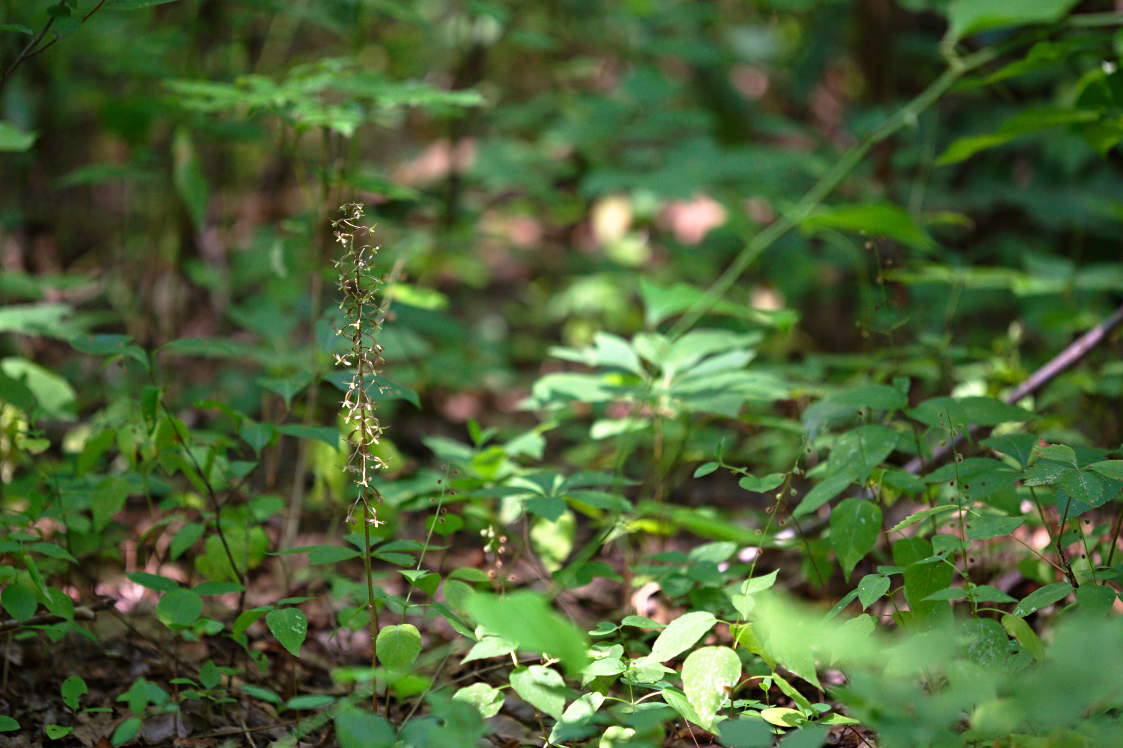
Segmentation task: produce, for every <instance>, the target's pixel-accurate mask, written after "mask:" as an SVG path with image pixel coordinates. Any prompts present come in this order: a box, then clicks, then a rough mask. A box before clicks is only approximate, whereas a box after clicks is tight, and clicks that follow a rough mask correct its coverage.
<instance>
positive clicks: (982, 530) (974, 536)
mask: <svg viewBox="0 0 1123 748" xmlns="http://www.w3.org/2000/svg"><path fill="white" fill-rule="evenodd" d="M1024 521H1025V520H1024V519H1023V518H1022V517H1004V516H1002V515H1001V514H984V515H983V516H982V517H976V518H974V519H972V520H971V524H970V525H969V526H968V528H967V537H968V538H970V539H971V540H990V539H991V538H997V537H1000V536H1002V535H1009V534H1010V533H1012V532H1014V530H1017V529H1018V528H1019V527H1021V526H1022V523H1023V522H1024Z"/></svg>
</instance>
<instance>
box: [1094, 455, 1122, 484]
mask: <svg viewBox="0 0 1123 748" xmlns="http://www.w3.org/2000/svg"><path fill="white" fill-rule="evenodd" d="M1088 469H1089V470H1095V471H1096V472H1097V473H1099V474H1100V475H1102V476H1104V477H1105V478H1110V479H1111V480H1117V481H1123V460H1103V461H1101V462H1093V463H1092V464H1091V465H1089V466H1088Z"/></svg>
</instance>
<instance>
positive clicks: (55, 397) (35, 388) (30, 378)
mask: <svg viewBox="0 0 1123 748" xmlns="http://www.w3.org/2000/svg"><path fill="white" fill-rule="evenodd" d="M0 371H3V373H4V374H5V375H6V376H8V377H11V378H12V379H15V380H21V381H22V382H23V383H24V384H25V385H27V388H28V389H30V390H31V392H32V393H34V395H35V399H36V400H37V401H38V402H39V405H40V406H41V407H42V408H43V410H44V411H46V413H47V415H49V416H51V417H52V418H58V419H60V420H71V419H73V418H74V416H75V402H76V400H77V394H76V393H75V391H74V388H73V387H72V386H71V385H70V382H68V381H66V380H65V379H63V378H62V377H60V376H59V375H58V374H56V373H54V372H52V371H50V370H48V369H45V368H43V367H42V366H39V365H38V364H34V363H32V362H30V361H28V360H27V359H24V358H19V357H15V356H13V357H11V358H6V359H4V360H3V361H0Z"/></svg>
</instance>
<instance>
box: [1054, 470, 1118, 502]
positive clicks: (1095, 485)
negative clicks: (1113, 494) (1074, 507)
mask: <svg viewBox="0 0 1123 748" xmlns="http://www.w3.org/2000/svg"><path fill="white" fill-rule="evenodd" d="M1057 485H1058V486H1060V487H1061V488H1063V489H1064V491H1065V493H1066V494H1068V495H1069V496H1071V497H1072V498H1074V499H1076V500H1077V501H1082V502H1084V503H1085V504H1088V505H1090V506H1099V505H1100V504H1102V503H1103V502H1104V500H1105V499H1106V497H1105V496H1104V493H1105V489H1106V486H1105V485H1104V479H1103V478H1101V477H1100V476H1099V475H1097V474H1096V473H1093V472H1091V471H1090V470H1066V471H1064V472H1063V473H1061V475H1060V477H1059V478H1058V479H1057Z"/></svg>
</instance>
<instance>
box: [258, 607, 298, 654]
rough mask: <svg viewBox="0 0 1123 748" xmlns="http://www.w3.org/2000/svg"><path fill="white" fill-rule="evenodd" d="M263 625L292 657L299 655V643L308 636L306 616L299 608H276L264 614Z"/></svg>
mask: <svg viewBox="0 0 1123 748" xmlns="http://www.w3.org/2000/svg"><path fill="white" fill-rule="evenodd" d="M265 625H266V626H268V627H269V632H270V633H271V634H273V636H275V637H277V641H279V642H280V643H281V646H282V647H284V648H285V649H287V650H288V652H289V654H291V655H292V656H293V657H300V645H302V644H304V638H305V637H306V636H308V618H307V617H306V616H305V615H304V612H303V611H302V610H300V608H277V609H274V610H271V611H269V612H268V613H266V614H265Z"/></svg>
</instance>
